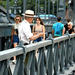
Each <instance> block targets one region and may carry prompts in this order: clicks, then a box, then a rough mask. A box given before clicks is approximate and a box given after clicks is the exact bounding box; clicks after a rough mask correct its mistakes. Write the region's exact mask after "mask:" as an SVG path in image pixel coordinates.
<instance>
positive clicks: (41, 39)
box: [34, 37, 43, 42]
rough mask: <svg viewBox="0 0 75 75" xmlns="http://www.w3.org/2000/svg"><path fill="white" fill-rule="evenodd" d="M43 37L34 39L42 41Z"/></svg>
mask: <svg viewBox="0 0 75 75" xmlns="http://www.w3.org/2000/svg"><path fill="white" fill-rule="evenodd" d="M42 39H43V37H39V38H37V39H36V40H34V42H39V41H42Z"/></svg>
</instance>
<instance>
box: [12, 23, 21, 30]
mask: <svg viewBox="0 0 75 75" xmlns="http://www.w3.org/2000/svg"><path fill="white" fill-rule="evenodd" d="M19 25H20V23H19V24H16V23H14V24H13V26H12V27H13V28H14V29H18V27H19Z"/></svg>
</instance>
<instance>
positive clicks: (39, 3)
mask: <svg viewBox="0 0 75 75" xmlns="http://www.w3.org/2000/svg"><path fill="white" fill-rule="evenodd" d="M39 9H40V0H38V16H39Z"/></svg>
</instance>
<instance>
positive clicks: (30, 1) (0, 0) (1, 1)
mask: <svg viewBox="0 0 75 75" xmlns="http://www.w3.org/2000/svg"><path fill="white" fill-rule="evenodd" d="M39 1H40V7H43V13H45V0H39ZM58 1H59V0H58ZM0 5H1V6H3V7H4V8H7V0H0ZM13 5H14V0H9V6H10V7H12V6H13ZM17 6H18V7H21V10H22V12H23V0H18V1H17ZM36 6H37V12H38V0H37V5H36ZM26 7H27V8H26V9H31V10H34V11H35V0H27V6H26ZM52 11H53V4H52V1H51V0H50V14H52ZM56 12H57V0H56V2H55V4H54V13H56ZM46 13H48V0H46Z"/></svg>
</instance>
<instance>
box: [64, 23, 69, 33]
mask: <svg viewBox="0 0 75 75" xmlns="http://www.w3.org/2000/svg"><path fill="white" fill-rule="evenodd" d="M64 27H65V33H66V31H68V24H67V23H66V24H65V25H64Z"/></svg>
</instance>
